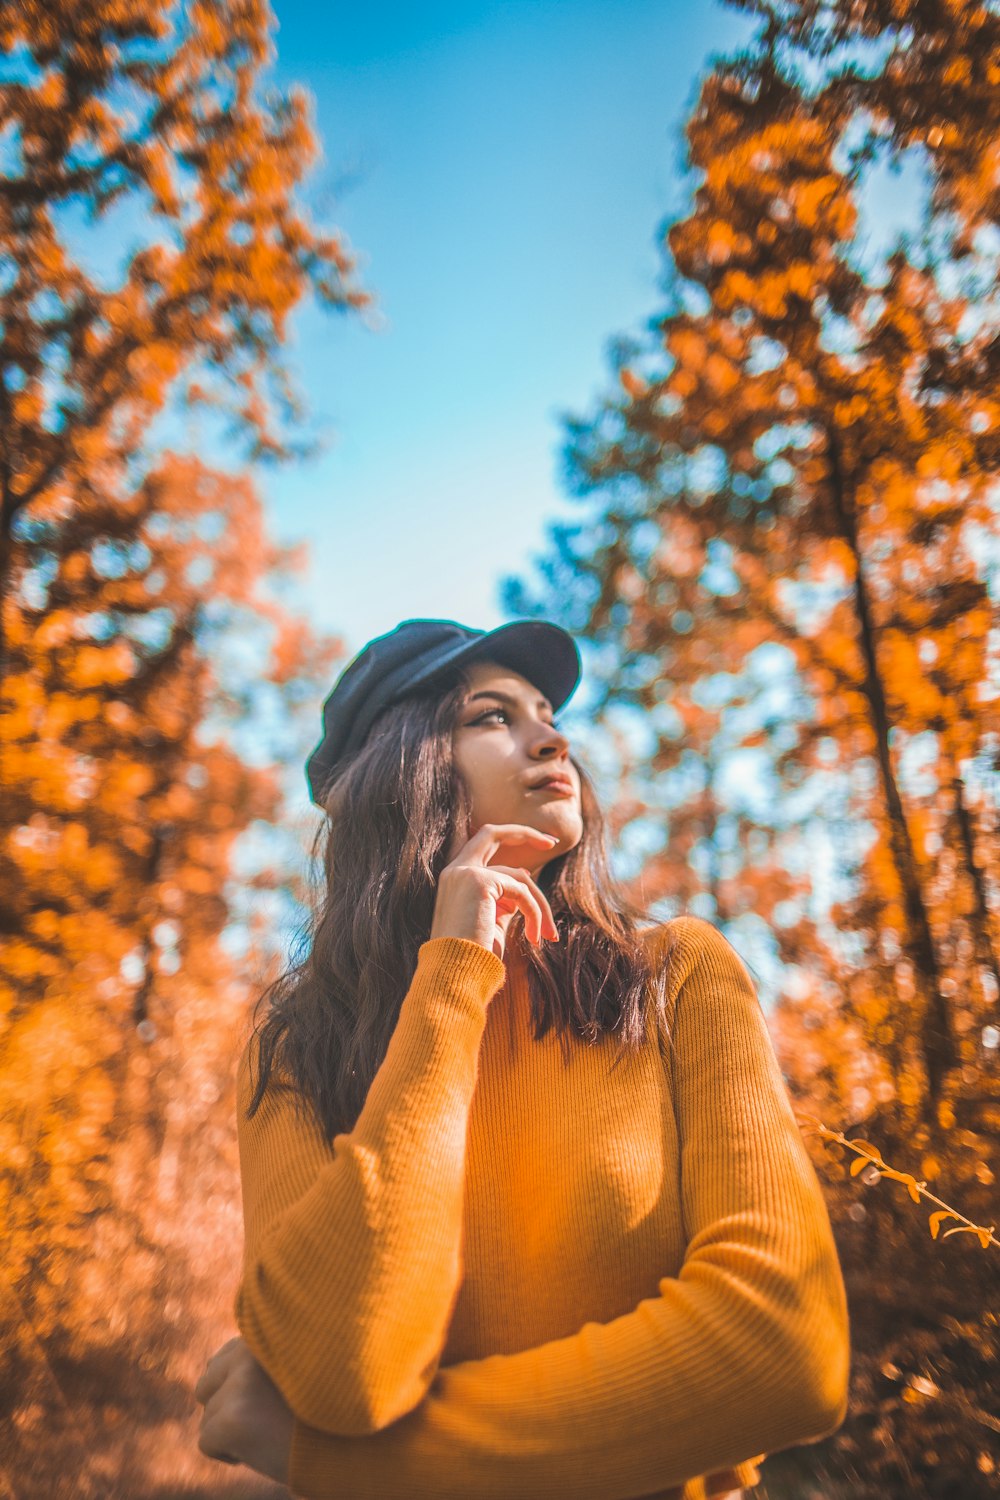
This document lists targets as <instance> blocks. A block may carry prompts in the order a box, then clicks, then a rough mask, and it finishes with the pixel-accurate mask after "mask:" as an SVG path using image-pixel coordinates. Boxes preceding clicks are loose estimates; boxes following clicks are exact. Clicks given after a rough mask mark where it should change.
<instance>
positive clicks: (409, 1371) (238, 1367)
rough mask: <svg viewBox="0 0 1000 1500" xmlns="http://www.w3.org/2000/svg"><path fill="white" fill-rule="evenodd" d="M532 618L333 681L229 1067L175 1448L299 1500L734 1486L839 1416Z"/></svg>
mask: <svg viewBox="0 0 1000 1500" xmlns="http://www.w3.org/2000/svg"><path fill="white" fill-rule="evenodd" d="M579 671H580V662H579V656H578V653H577V650H576V646H575V643H574V642H573V640H572V637H570V636H569V635H567V634H566V632H565V631H562V630H561V629H559V628H558V627H557V626H555V625H552V624H549V623H545V622H532V621H519V622H515V623H513V624H509V625H504V626H501V627H500V628H499V629H498V630H494V631H491V632H488V633H487V632H484V631H475V630H470V629H468V628H467V627H465V626H461V625H458V624H456V623H455V622H453V621H433V620H407V621H404V622H403V624H401V625H400V626H398V627H397V629H396V630H394V631H391V632H389V633H388V634H387V635H384V636H380V637H378V638H377V639H376V640H374V641H373V642H370V643H369V645H368V646H367V647H365V649H364V650H363V651H362V652H361V653H360V654H359V656H358V657H357V658H355V660H354V661H353V662H352V663H351V664H350V665H349V666H348V668H347V669H346V671H345V672H344V673H343V674H342V676H341V678H340V679H339V681H338V683H337V684H336V686H335V688H334V690H333V692H332V693H331V694H330V696H329V697H328V699H327V700H326V702H325V704H324V714H323V725H324V733H323V738H322V740H321V742H320V744H319V745H318V746H317V748H316V750H315V752H314V753H313V755H312V756H311V757H310V761H309V763H308V767H307V771H308V776H309V781H310V788H311V792H312V795H313V799H314V800H315V801H316V802H317V803H318V804H319V805H320V806H322V807H324V808H325V810H326V812H327V814H328V821H327V824H326V830H327V833H328V842H327V847H326V858H325V870H326V878H327V882H326V889H325V892H324V898H323V901H322V904H321V907H320V910H319V912H318V915H317V919H316V922H315V926H314V930H313V933H312V940H311V944H310V947H309V951H308V953H307V954H306V956H305V958H304V960H303V961H302V962H301V963H300V964H298V965H296V966H295V967H294V968H293V969H292V970H291V971H290V972H289V973H288V974H286V975H285V976H283V978H282V979H281V980H280V981H278V983H277V984H276V986H274V987H272V990H271V991H269V992H268V993H267V994H266V995H265V996H262V1001H263V1000H266V1001H268V1010H267V1013H266V1015H265V1018H264V1020H263V1024H262V1025H260V1026H259V1027H258V1030H257V1031H256V1033H255V1034H254V1035H253V1036H252V1037H251V1039H250V1042H249V1043H248V1046H247V1048H246V1050H245V1051H244V1054H243V1057H242V1059H241V1063H240V1069H239V1116H238V1121H239V1135H240V1162H241V1174H242V1186H243V1202H244V1219H245V1229H246V1244H245V1250H244V1261H243V1274H242V1279H241V1282H240V1287H239V1291H238V1294H237V1299H236V1321H237V1324H238V1326H239V1329H240V1335H241V1337H239V1338H237V1339H233V1340H231V1341H230V1343H228V1344H227V1345H225V1346H224V1347H223V1349H221V1350H220V1351H219V1352H217V1353H216V1355H215V1356H214V1357H213V1359H212V1360H211V1361H210V1362H209V1364H208V1367H207V1369H206V1371H205V1373H204V1374H203V1376H202V1378H201V1380H200V1381H199V1384H198V1387H197V1390H196V1395H197V1398H198V1400H199V1401H201V1402H202V1403H203V1404H204V1407H205V1411H204V1415H203V1419H202V1427H201V1438H200V1446H201V1449H202V1451H203V1452H205V1453H207V1454H208V1455H210V1456H211V1457H215V1458H219V1459H222V1460H225V1461H227V1462H237V1463H244V1464H247V1465H248V1466H249V1467H251V1468H254V1469H256V1470H258V1471H259V1472H260V1473H263V1474H267V1475H270V1476H271V1477H272V1478H275V1479H277V1480H279V1481H280V1482H282V1483H286V1484H288V1486H289V1487H290V1489H291V1491H292V1492H293V1494H295V1495H300V1496H306V1497H316V1500H321V1497H326V1496H330V1497H333V1496H337V1497H348V1500H366V1497H371V1500H393V1497H396V1496H398V1497H404V1496H405V1497H407V1500H420V1497H424V1496H428V1497H429V1496H434V1497H439V1500H440V1497H445V1500H448V1497H452V1500H469V1497H470V1496H473V1495H475V1496H484V1497H486V1496H519V1497H532V1496H538V1497H546V1500H551V1497H553V1496H559V1497H572V1500H613V1497H622V1500H624V1497H627V1496H638V1495H646V1496H654V1495H655V1496H657V1497H660V1500H666V1497H668V1496H669V1497H671V1500H702V1497H704V1496H707V1495H722V1494H731V1493H732V1492H733V1491H734V1490H735V1491H736V1492H737V1493H741V1492H742V1487H743V1486H748V1485H749V1486H752V1485H754V1484H755V1483H756V1482H757V1481H758V1479H759V1473H758V1470H757V1468H756V1463H758V1462H760V1460H761V1459H762V1458H763V1457H764V1456H765V1455H766V1454H767V1453H770V1452H774V1451H776V1450H778V1449H781V1448H783V1447H787V1446H790V1445H792V1444H795V1443H803V1442H809V1441H815V1440H816V1439H818V1438H820V1437H825V1436H826V1435H828V1434H829V1433H831V1432H833V1431H834V1430H835V1429H836V1428H837V1427H838V1426H839V1425H840V1423H841V1422H842V1421H843V1418H844V1416H845V1414H846V1408H847V1382H848V1366H849V1338H848V1318H847V1307H846V1298H845V1292H844V1285H843V1280H842V1276H841V1271H840V1266H839V1263H838V1259H837V1253H836V1248H835V1244H834V1240H833V1237H832V1232H831V1228H830V1221H829V1217H828V1214H827V1210H826V1206H825V1201H824V1199H823V1196H822V1192H821V1189H820V1185H819V1181H818V1179H817V1176H816V1173H815V1171H814V1169H813V1167H812V1164H811V1162H810V1160H809V1157H808V1154H807V1152H806V1150H805V1147H804V1145H803V1142H802V1138H801V1135H800V1133H799V1130H798V1127H797V1125H796V1123H795V1118H794V1115H793V1113H792V1109H791V1105H790V1102H789V1099H788V1096H787V1093H786V1091H785V1088H784V1084H783V1081H782V1076H781V1072H780V1069H779V1067H778V1064H777V1061H776V1059H775V1056H774V1052H773V1049H772V1046H771V1043H770V1038H769V1034H768V1031H767V1027H766V1024H765V1021H764V1017H763V1014H762V1011H761V1008H760V1004H759V1001H758V1000H757V996H756V993H755V990H754V988H753V985H752V983H751V981H750V978H749V975H748V973H747V970H746V968H745V967H744V965H743V963H742V962H741V960H740V959H739V958H738V956H737V954H736V952H735V950H734V949H733V948H732V947H731V946H730V945H729V943H728V942H727V941H726V940H725V939H724V938H723V937H722V936H721V934H719V933H718V932H717V931H716V930H715V928H713V927H712V926H711V925H710V924H709V923H707V922H705V921H702V920H701V919H699V918H695V917H679V918H676V919H674V920H672V921H668V922H665V923H657V924H655V925H647V926H641V925H640V924H641V923H642V922H643V921H644V917H643V914H642V913H641V912H640V911H639V910H638V909H637V908H635V907H633V906H632V905H631V903H630V902H629V901H628V900H627V899H625V897H624V896H623V894H622V893H621V892H620V890H619V889H618V888H617V886H616V883H615V882H614V880H613V879H612V877H611V876H610V874H609V873H608V870H607V866H606V862H605V854H604V846H603V825H602V821H601V813H600V809H599V807H598V804H597V801H596V799H595V796H594V792H593V788H592V786H591V783H590V780H589V778H588V777H587V775H586V774H585V772H584V770H583V769H582V768H581V766H580V765H579V764H578V763H577V761H576V760H575V759H574V758H573V757H572V756H571V755H570V753H569V744H568V741H567V739H566V737H565V735H564V734H563V733H562V731H561V729H560V728H559V727H558V725H557V724H556V722H555V720H554V718H553V714H554V713H555V712H556V711H558V709H560V708H561V707H562V706H563V704H564V703H565V702H566V701H567V699H568V698H569V697H570V695H571V693H572V692H573V690H574V689H575V687H576V685H577V682H578V679H579Z"/></svg>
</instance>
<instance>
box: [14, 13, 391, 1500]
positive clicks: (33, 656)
mask: <svg viewBox="0 0 1000 1500" xmlns="http://www.w3.org/2000/svg"><path fill="white" fill-rule="evenodd" d="M269 24H270V16H269V12H268V10H267V7H266V6H265V5H263V4H258V3H256V0H212V3H201V4H198V3H195V4H191V5H187V6H184V7H172V6H170V5H167V4H156V3H136V4H130V5H128V6H121V5H117V4H111V3H104V0H96V3H94V4H90V5H87V6H85V7H81V6H79V5H76V4H69V3H65V4H57V5H55V6H46V7H44V8H43V7H40V6H36V5H32V4H27V3H22V4H17V5H9V6H5V7H3V8H2V9H0V36H2V41H3V47H4V53H5V58H6V61H5V62H4V63H3V64H0V68H2V73H0V80H2V81H0V132H2V135H0V139H3V141H4V152H5V155H4V161H5V165H7V166H8V169H9V170H8V172H7V174H6V176H5V178H4V179H3V181H2V182H0V327H2V330H3V338H2V343H0V506H2V523H0V548H2V564H0V615H2V621H3V632H2V641H0V644H2V647H3V651H2V657H3V671H2V675H0V697H2V707H3V712H2V713H0V773H2V784H3V802H2V811H0V955H2V962H0V975H2V977H0V1205H2V1214H3V1222H4V1225H5V1231H6V1237H5V1247H4V1248H5V1255H4V1268H3V1273H2V1277H0V1340H2V1342H3V1345H4V1350H5V1359H6V1368H7V1373H8V1376H9V1379H8V1380H7V1381H5V1383H4V1395H3V1398H2V1400H0V1431H2V1433H3V1436H2V1439H0V1449H2V1452H3V1461H2V1477H3V1478H6V1480H7V1482H8V1484H9V1486H10V1487H11V1488H12V1490H13V1491H14V1492H15V1493H17V1494H18V1495H19V1496H20V1495H23V1496H28V1497H31V1496H36V1495H37V1496H39V1497H41V1496H45V1497H46V1500H57V1497H60V1496H61V1495H62V1494H67V1495H69V1494H72V1495H73V1496H75V1497H84V1500H85V1497H87V1496H88V1495H90V1494H93V1495H100V1494H106V1493H109V1492H110V1491H111V1490H114V1491H115V1492H116V1493H117V1492H122V1493H124V1492H126V1491H127V1492H129V1493H135V1494H140V1493H141V1494H144V1495H150V1496H152V1495H153V1494H154V1493H160V1492H161V1491H160V1489H159V1485H160V1484H161V1482H162V1483H164V1484H165V1485H166V1486H167V1488H166V1489H165V1490H164V1491H162V1492H163V1493H171V1494H173V1493H175V1486H176V1483H177V1482H178V1481H182V1480H184V1479H185V1478H187V1479H191V1480H195V1479H197V1478H199V1477H203V1476H204V1474H205V1471H206V1469H207V1468H208V1467H209V1466H208V1465H207V1464H205V1463H204V1461H202V1460H200V1458H199V1456H198V1454H197V1450H196V1447H195V1439H194V1426H193V1425H192V1424H193V1413H192V1402H191V1389H192V1386H193V1382H194V1380H195V1378H196V1377H197V1374H198V1373H199V1371H200V1366H201V1363H203V1361H204V1358H205V1356H206V1355H207V1354H208V1353H209V1352H210V1350H211V1348H212V1347H213V1346H214V1344H217V1343H218V1342H221V1340H222V1339H223V1338H224V1337H226V1336H227V1335H228V1333H229V1332H231V1313H232V1297H233V1293H234V1291H235V1283H236V1277H237V1275H238V1269H239V1266H238V1254H239V1252H238V1245H239V1205H238V1188H237V1163H236V1152H235V1137H234V1124H233V1117H234V1108H235V1101H234V1097H233V1092H234V1091H233V1070H234V1066H235V1058H236V1055H237V1051H238V1046H239V1042H240V1039H241V1035H242V1032H243V1029H244V1027H245V1025H246V1023H247V1019H248V1014H247V1013H248V1006H249V1003H250V1002H251V1001H252V999H253V998H254V997H255V995H256V993H258V992H259V988H260V987H262V985H263V984H264V983H266V982H267V979H268V977H270V975H271V974H272V973H273V966H274V963H275V962H276V961H277V958H278V955H277V953H276V951H275V949H276V939H277V934H275V933H274V932H273V931H272V930H269V924H268V921H267V912H266V909H265V908H264V907H263V905H262V903H263V902H265V901H266V900H267V899H269V898H277V897H279V896H281V895H283V894H284V895H286V896H287V897H288V898H289V899H292V900H294V899H295V897H296V895H297V894H298V893H299V877H298V875H297V873H296V872H295V869H294V865H295V859H294V853H295V851H294V850H290V849H289V850H288V852H287V853H286V854H284V855H281V854H280V853H279V855H278V857H277V858H274V859H272V860H270V862H268V861H267V860H266V859H265V860H264V862H263V863H262V862H261V856H260V855H258V856H257V857H256V862H254V861H253V860H251V866H252V867H251V868H249V869H247V867H246V860H245V858H244V860H243V862H242V864H241V865H238V864H237V860H236V855H237V841H238V839H239V836H240V835H241V834H242V833H244V832H246V831H249V830H253V829H266V828H267V827H268V826H270V825H275V824H277V825H278V827H279V830H280V828H281V825H282V824H283V823H285V822H286V821H287V819H286V818H285V814H284V809H283V806H282V795H281V787H280V785H279V781H278V776H277V768H276V762H277V761H278V760H279V759H280V756H279V755H278V754H275V753H273V752H272V754H271V761H272V764H270V765H269V764H268V763H267V753H266V752H267V750H268V747H269V745H270V746H273V745H274V743H275V739H276V735H277V732H278V731H277V728H276V727H275V726H281V727H282V728H283V727H284V726H286V725H289V724H294V722H295V720H296V715H297V711H298V707H299V705H300V704H301V703H302V702H303V701H305V700H306V699H307V698H308V699H309V700H310V701H315V698H316V695H317V693H318V691H319V689H320V686H321V684H325V683H326V682H327V681H328V679H329V675H330V672H331V671H332V668H333V665H334V663H335V661H337V660H338V659H340V658H341V657H342V656H343V654H344V653H343V644H342V642H341V641H339V640H337V639H331V638H325V637H323V638H321V637H318V636H316V635H315V634H314V632H312V631H311V630H310V629H309V627H308V626H307V625H306V624H305V622H304V621H302V620H301V619H299V618H297V617H296V616H295V615H294V614H292V613H290V612H289V610H288V608H287V603H286V601H285V599H284V598H283V597H282V590H283V589H284V588H285V586H286V585H287V584H288V583H289V582H290V580H291V576H292V575H293V574H294V572H295V571H296V570H297V569H298V568H299V567H300V566H301V565H302V563H303V562H304V561H305V554H304V552H303V551H302V549H286V548H280V547H275V546H274V545H272V544H271V543H270V542H269V541H268V540H267V537H266V535H265V532H264V526H263V517H262V511H261V506H260V501H259V498H258V496H257V493H256V490H255V488H254V485H253V482H252V480H251V478H250V477H249V476H248V475H247V474H245V473H239V472H237V473H224V472H220V471H217V470H213V469H211V468H209V467H208V466H207V465H206V464H205V463H203V462H201V461H199V460H196V459H193V458H191V457H188V456H185V455H183V454H178V453H176V452H172V451H170V450H169V449H168V448H167V447H166V445H165V441H164V438H163V433H164V431H165V430H167V426H166V425H165V424H164V422H163V418H164V417H165V416H169V415H170V413H171V412H172V411H175V410H178V409H180V408H182V407H183V406H184V405H185V404H187V403H191V402H194V403H199V402H200V403H203V404H205V403H207V404H209V405H211V406H213V407H214V408H215V409H216V411H217V412H218V413H219V414H220V415H221V416H222V417H223V418H225V419H226V420H228V421H229V423H230V429H229V436H230V437H231V438H232V439H234V440H236V439H238V440H239V441H240V442H241V443H242V444H243V446H244V451H248V452H249V455H250V457H251V458H254V459H261V458H265V457H281V456H287V455H288V454H290V453H292V452H293V451H294V445H295V442H296V438H295V431H296V419H297V417H298V415H299V408H298V405H297V401H296V398H295V397H294V393H293V392H292V390H291V387H290V384H289V380H288V377H287V374H286V372H285V371H284V370H283V368H282V365H281V361H280V354H281V345H282V341H283V338H284V336H285V332H286V325H287V319H288V316H289V314H290V313H291V311H292V309H293V308H294V307H295V306H296V305H297V304H299V303H300V302H301V300H302V299H303V298H304V297H305V296H306V294H307V293H310V292H312V293H315V294H316V295H318V297H319V299H320V300H321V301H322V302H324V303H326V304H327V305H329V306H331V307H337V308H343V309H349V308H352V307H358V306H360V305H361V304H363V302H364V301H365V300H366V298H365V295H364V294H363V293H361V292H360V291H358V290H357V289H356V288H355V287H354V286H353V285H352V284H351V280H350V276H351V270H352V267H351V262H350V259H349V257H348V255H347V253H346V252H345V250H344V249H343V247H342V245H341V244H340V242H339V241H338V240H337V238H336V237H334V236H329V235H323V234H320V233H318V232H317V231H315V230H314V229H312V228H311V227H310V225H309V224H308V223H307V221H306V219H305V217H304V216H303V213H302V211H301V210H300V208H299V207H298V206H297V202H296V192H297V187H298V184H299V182H300V180H301V178H302V177H303V175H304V173H305V170H306V168H307V166H308V165H309V162H310V160H311V159H312V157H313V155H314V151H315V142H314V140H313V137H312V132H311V128H310V126H309V122H308V109H307V104H306V100H305V98H304V97H303V96H302V95H300V94H298V93H296V94H293V95H291V96H290V97H287V98H282V97H279V96H276V95H273V94H271V95H266V94H264V93H263V91H262V88H261V74H262V70H263V68H264V65H265V64H266V62H267V59H268V56H269V41H268V28H269ZM88 221H89V226H90V227H88ZM105 226H106V228H105ZM112 230H113V231H114V232H115V233H117V234H121V235H122V236H123V237H125V238H126V239H128V240H131V241H133V242H134V241H135V240H136V238H138V239H139V241H140V244H139V248H137V249H133V250H130V251H129V252H128V253H127V254H126V256H125V257H124V260H123V262H122V264H121V265H120V266H115V265H113V264H111V261H112V259H113V257H112V256H111V254H110V252H109V251H108V243H109V242H110V239H111V234H112ZM88 233H93V234H97V235H98V236H100V235H101V234H105V236H106V238H105V240H104V241H103V249H102V253H101V255H100V256H98V257H97V260H98V262H99V264H97V265H96V266H95V263H94V261H93V242H92V241H88ZM244 648H250V649H249V650H248V651H246V650H244ZM268 706H269V708H268ZM251 731H254V732H255V738H256V740H257V747H256V748H257V751H258V753H257V755H256V756H247V755H246V754H245V753H244V752H243V751H242V749H241V748H240V747H239V744H238V742H239V740H240V738H241V737H242V738H243V739H244V740H246V739H248V738H249V737H250V732H251ZM262 752H263V758H262ZM246 907H249V911H248V912H247V913H246V915H245V916H244V913H243V910H242V908H246ZM237 940H239V941H237ZM240 942H241V943H242V948H241V947H240ZM178 1433H182V1434H183V1433H186V1437H182V1446H183V1444H184V1443H185V1442H187V1446H188V1448H189V1450H190V1451H189V1452H188V1453H187V1454H186V1455H182V1456H180V1457H179V1456H178V1453H177V1444H178ZM188 1438H189V1439H190V1441H189V1442H188V1441H187V1439H188ZM2 1487H3V1485H2V1480H0V1488H2ZM255 1492H256V1493H259V1492H260V1487H259V1486H258V1487H257V1488H256V1490H255Z"/></svg>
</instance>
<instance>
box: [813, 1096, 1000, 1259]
mask: <svg viewBox="0 0 1000 1500" xmlns="http://www.w3.org/2000/svg"><path fill="white" fill-rule="evenodd" d="M799 1118H800V1119H804V1120H806V1121H809V1122H811V1127H812V1132H813V1133H818V1134H819V1135H821V1136H822V1137H823V1139H824V1140H825V1141H831V1142H834V1143H836V1144H837V1145H838V1146H849V1147H850V1149H851V1150H852V1151H854V1152H855V1153H856V1154H857V1157H858V1159H857V1161H854V1162H852V1163H851V1176H852V1177H857V1175H858V1173H859V1172H863V1171H864V1169H865V1166H866V1164H870V1165H871V1166H873V1167H874V1168H875V1171H876V1174H877V1175H876V1176H875V1177H873V1178H870V1179H868V1180H869V1181H872V1182H877V1181H878V1180H879V1177H890V1178H892V1180H893V1181H894V1182H902V1183H905V1185H906V1190H907V1192H908V1193H909V1195H910V1197H911V1198H912V1199H913V1201H914V1203H919V1202H920V1200H921V1198H926V1199H927V1200H928V1201H929V1202H931V1203H937V1204H938V1205H939V1208H938V1210H937V1212H935V1213H932V1214H931V1215H930V1220H929V1222H930V1229H931V1239H932V1240H936V1239H937V1237H938V1233H939V1231H940V1229H941V1223H942V1221H943V1220H944V1219H960V1220H961V1221H962V1222H961V1223H960V1224H958V1225H956V1226H955V1227H954V1228H952V1229H946V1230H945V1231H944V1233H943V1234H942V1235H941V1238H942V1239H943V1240H946V1239H947V1238H948V1236H949V1235H950V1234H976V1235H978V1236H979V1243H980V1244H981V1245H982V1247H983V1249H984V1250H985V1249H986V1247H987V1245H996V1246H997V1248H998V1249H1000V1240H998V1239H997V1238H996V1234H995V1230H996V1227H997V1226H996V1225H995V1224H991V1225H990V1227H989V1229H986V1228H985V1227H984V1226H983V1225H981V1224H973V1222H972V1220H971V1219H967V1218H966V1217H965V1215H964V1214H960V1213H959V1212H958V1210H957V1209H954V1208H951V1207H950V1206H949V1204H947V1203H943V1202H942V1201H941V1199H940V1198H935V1196H934V1194H933V1193H928V1192H927V1190H926V1189H927V1183H926V1182H918V1181H917V1179H916V1178H915V1177H914V1175H913V1173H912V1172H897V1171H896V1169H895V1168H894V1167H890V1166H887V1165H886V1163H885V1162H884V1161H883V1160H882V1157H881V1155H880V1154H879V1152H878V1150H877V1149H876V1147H874V1146H873V1145H872V1144H871V1143H870V1142H869V1141H862V1140H849V1139H848V1138H847V1136H845V1135H842V1134H841V1133H840V1131H839V1130H831V1129H830V1127H829V1126H828V1125H824V1124H823V1121H822V1120H820V1119H817V1117H816V1116H815V1115H804V1116H800V1117H799Z"/></svg>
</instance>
